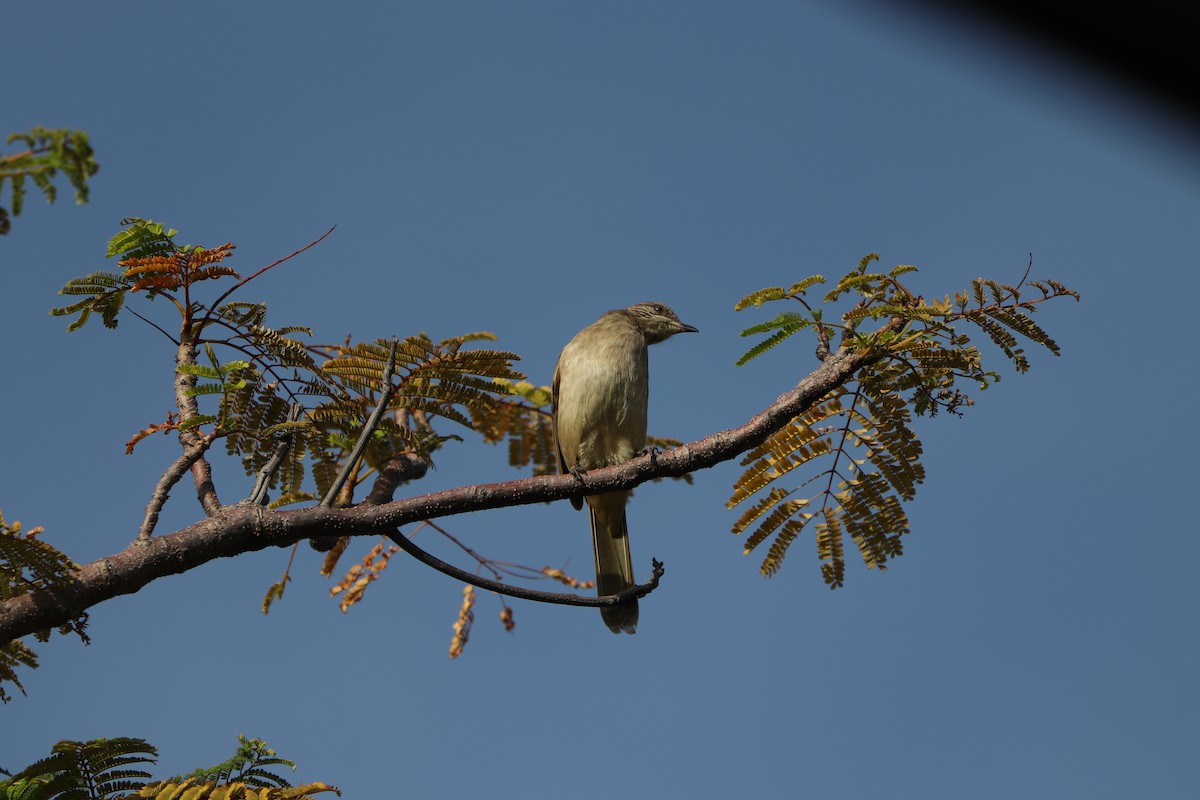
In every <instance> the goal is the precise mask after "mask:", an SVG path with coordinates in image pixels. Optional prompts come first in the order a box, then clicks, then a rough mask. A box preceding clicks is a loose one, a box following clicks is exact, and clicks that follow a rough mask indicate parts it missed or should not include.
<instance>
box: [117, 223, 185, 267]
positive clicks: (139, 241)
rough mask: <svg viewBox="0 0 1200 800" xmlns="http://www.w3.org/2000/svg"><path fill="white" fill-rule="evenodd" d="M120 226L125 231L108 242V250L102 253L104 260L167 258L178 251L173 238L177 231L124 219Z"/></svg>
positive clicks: (160, 225)
mask: <svg viewBox="0 0 1200 800" xmlns="http://www.w3.org/2000/svg"><path fill="white" fill-rule="evenodd" d="M121 225H123V226H125V230H123V231H121V232H119V233H117V234H116V235H115V236H113V237H112V238H111V239H109V240H108V248H107V249H106V250H105V251H104V257H105V258H118V257H119V258H121V259H125V258H149V257H151V256H168V255H171V254H173V253H174V252H175V251H176V250H177V249H178V248H177V247H176V245H175V238H174V237H175V236H176V235H178V233H179V231H177V230H175V229H174V228H168V227H167V226H166V225H164V224H163V223H161V222H154V221H153V220H149V219H141V218H139V217H126V218H125V219H123V220H121Z"/></svg>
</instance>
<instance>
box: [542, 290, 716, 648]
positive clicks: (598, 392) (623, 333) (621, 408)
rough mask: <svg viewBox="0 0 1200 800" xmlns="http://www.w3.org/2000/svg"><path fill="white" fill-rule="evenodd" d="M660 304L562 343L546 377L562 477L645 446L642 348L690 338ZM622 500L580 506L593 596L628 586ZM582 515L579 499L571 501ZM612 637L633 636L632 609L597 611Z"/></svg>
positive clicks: (621, 313)
mask: <svg viewBox="0 0 1200 800" xmlns="http://www.w3.org/2000/svg"><path fill="white" fill-rule="evenodd" d="M695 330H696V329H695V328H693V327H692V326H691V325H685V324H684V323H682V322H680V321H679V317H677V316H675V312H674V311H672V310H671V309H669V308H667V307H666V306H665V305H663V304H662V303H638V304H637V305H634V306H630V307H629V308H625V309H620V310H617V311H609V312H606V313H605V314H604V315H602V316H601V317H600V319H598V320H596V321H595V322H593V323H592V324H591V325H589V326H588V327H586V328H584V329H583V330H582V331H580V332H579V333H578V334H576V335H575V338H574V339H572V340H571V341H570V342H568V343H567V346H566V347H564V348H563V351H562V354H561V355H559V357H558V365H557V366H556V367H555V369H554V433H555V439H556V441H557V447H558V463H559V468H560V470H561V471H562V472H568V471H578V470H582V471H587V470H590V469H599V468H601V467H608V466H613V465H615V464H621V463H624V462H626V461H628V460H629V459H631V458H633V457H634V456H635V455H637V454H638V453H639V452H641V451H642V450H643V449H644V448H645V446H646V411H647V406H648V403H649V396H650V375H649V366H648V361H647V353H646V348H647V346H649V345H652V344H656V343H658V342H661V341H663V340H665V339H667V338H669V337H671V336H673V335H675V334H677V333H685V332H695ZM628 499H629V493H628V492H612V493H609V494H602V495H592V496H590V497H588V498H587V504H588V509H589V512H590V514H589V515H590V517H591V523H592V546H593V549H594V550H595V555H596V589H597V592H598V593H599V594H600V595H609V594H616V593H618V592H620V591H623V590H624V589H626V588H628V587H630V586H632V585H633V584H634V579H633V562H632V560H631V558H630V554H629V531H628V528H627V527H626V524H625V503H626V501H627V500H628ZM571 504H572V505H574V506H575V508H582V507H583V503H582V502H581V501H580V500H579V499H572V500H571ZM600 612H601V616H603V617H604V622H605V624H606V625H608V627H609V629H610V630H612V632H613V633H621V632H622V631H624V632H625V633H633V632H634V631H635V630H636V629H637V620H638V606H637V601H636V600H634V601H631V602H628V603H623V604H621V605H620V606H613V607H609V608H602V609H601V610H600Z"/></svg>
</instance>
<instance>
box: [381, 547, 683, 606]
mask: <svg viewBox="0 0 1200 800" xmlns="http://www.w3.org/2000/svg"><path fill="white" fill-rule="evenodd" d="M386 535H387V537H388V538H389V539H391V540H392V541H393V542H395V543H396V544H397V545H399V546H400V549H401V550H403V551H404V552H406V553H408V554H409V555H410V556H412V557H413V558H415V559H416V560H417V561H420V562H421V563H422V564H424V565H425V566H427V567H432V568H433V569H436V570H437V571H438V572H440V573H442V574H443V575H449V576H450V577H451V578H454V579H456V580H460V581H462V582H463V583H469V584H471V585H472V586H478V587H479V588H480V589H487V590H488V591H490V592H495V593H496V594H503V595H507V596H509V597H517V598H520V599H522V600H535V601H537V602H539V603H554V604H556V605H560V606H589V607H596V606H615V605H618V604H620V603H624V602H626V601H628V600H633V599H636V598H639V597H645V596H646V595H648V594H650V593H651V592H653V591H654V590H655V589H657V588H658V582H659V579H661V578H662V576H663V572H665V569H664V567H663V565H662V562H661V561H659V560H658V559H651V564H650V565H651V578H650V581H649V582H648V583H642V584H637V585H635V586H630V587H629V588H628V589H625V590H624V591H622V592H620V593H619V594H606V595H601V596H600V597H585V596H583V595H578V594H570V593H566V592H539V591H538V590H536V589H523V588H521V587H520V586H510V585H509V584H507V583H501V582H500V581H493V580H488V579H487V578H483V577H480V576H479V575H475V574H473V573H470V572H467V571H466V570H462V569H459V568H458V567H456V566H453V565H452V564H447V563H446V562H445V561H442V560H441V559H440V558H438V557H436V556H434V555H431V554H429V553H427V552H425V551H424V550H422V549H421V548H420V547H418V546H417V544H416V543H415V542H414V541H413V540H412V539H409V538H408V537H407V536H405V535H404V534H403V533H401V532H400V531H398V530H393V531H389V532H388V533H387V534H386Z"/></svg>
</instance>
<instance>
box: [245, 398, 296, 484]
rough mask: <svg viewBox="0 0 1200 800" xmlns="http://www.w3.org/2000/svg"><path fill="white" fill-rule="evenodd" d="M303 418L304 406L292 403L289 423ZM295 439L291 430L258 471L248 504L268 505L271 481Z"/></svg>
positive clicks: (289, 407) (288, 416) (281, 439)
mask: <svg viewBox="0 0 1200 800" xmlns="http://www.w3.org/2000/svg"><path fill="white" fill-rule="evenodd" d="M302 416H304V406H302V405H300V404H299V403H292V404H291V405H290V406H288V415H287V420H288V422H297V421H299V419H300V417H302ZM295 438H296V434H295V432H294V431H290V430H289V431H288V432H287V434H285V435H284V436H282V437H281V438H280V441H279V445H278V446H277V447H276V448H275V452H274V453H272V454H271V458H270V460H269V461H267V463H266V464H263V466H262V469H260V470H259V471H258V474H257V476H256V477H255V479H254V488H253V489H251V490H250V496H249V497H247V498H246V502H247V503H253V504H254V505H257V506H265V505H266V504H267V488H268V487H269V486H270V485H271V481H272V480H274V478H275V473H276V472H278V471H279V468H280V467H282V466H283V460H284V458H286V457H287V453H288V450H290V449H291V447H292V442H293V441H294V440H295Z"/></svg>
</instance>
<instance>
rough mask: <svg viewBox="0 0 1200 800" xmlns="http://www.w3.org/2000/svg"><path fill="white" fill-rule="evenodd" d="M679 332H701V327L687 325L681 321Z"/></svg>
mask: <svg viewBox="0 0 1200 800" xmlns="http://www.w3.org/2000/svg"><path fill="white" fill-rule="evenodd" d="M679 332H680V333H699V332H700V329H699V328H693V327H692V326H691V325H685V324H684V323H682V322H681V323H679Z"/></svg>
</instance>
